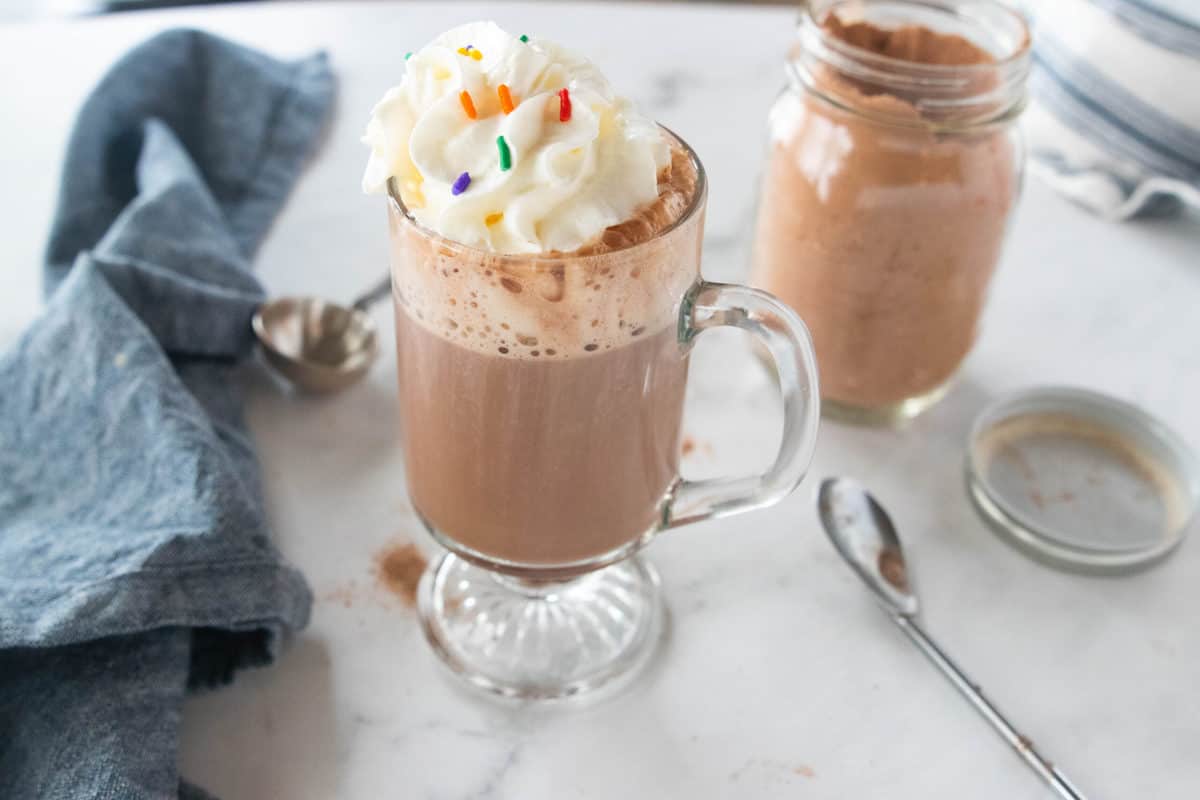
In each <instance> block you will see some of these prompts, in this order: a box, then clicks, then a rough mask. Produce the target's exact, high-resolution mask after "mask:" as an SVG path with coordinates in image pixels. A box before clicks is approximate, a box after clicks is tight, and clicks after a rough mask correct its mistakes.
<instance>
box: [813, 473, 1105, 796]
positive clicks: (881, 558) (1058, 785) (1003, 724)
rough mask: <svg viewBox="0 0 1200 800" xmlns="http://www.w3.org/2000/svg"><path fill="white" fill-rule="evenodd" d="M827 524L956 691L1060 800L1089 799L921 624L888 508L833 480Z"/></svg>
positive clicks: (825, 488)
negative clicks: (943, 649)
mask: <svg viewBox="0 0 1200 800" xmlns="http://www.w3.org/2000/svg"><path fill="white" fill-rule="evenodd" d="M817 508H818V510H819V512H820V515H821V524H822V525H824V526H825V532H826V533H827V534H829V538H830V539H831V540H832V541H833V545H834V547H836V548H837V550H838V552H839V553H841V555H842V558H844V559H845V560H846V562H847V563H848V564H849V565H850V566H851V567H852V568H853V569H854V571H855V572H856V573H858V577H860V578H862V580H863V583H865V584H866V585H867V587H868V588H870V589H871V591H872V592H873V593H874V594H875V598H876V599H877V600H878V601H879V603H880V605H881V606H882V607H883V610H884V611H886V612H887V613H888V616H890V617H891V618H892V621H893V622H895V623H896V624H897V625H899V626H900V630H902V631H904V632H905V633H906V634H908V638H910V639H912V640H913V643H914V644H916V645H917V647H918V648H920V650H921V652H922V653H924V654H925V655H926V656H927V657H928V658H929V660H930V661H932V662H933V663H934V664H935V665H936V666H937V668H938V669H940V670H941V671H942V672H943V673H944V674H945V675H946V677H947V678H949V679H950V682H951V683H952V684H954V688H956V689H958V691H959V692H960V693H962V695H963V696H964V697H966V698H967V699H968V700H970V701H971V704H972V705H973V706H975V709H976V710H977V711H979V713H980V714H982V715H983V716H984V718H985V719H987V721H988V722H990V723H991V724H992V727H994V728H995V729H996V730H997V731H999V733H1000V735H1001V736H1002V737H1004V740H1005V741H1006V742H1008V743H1009V744H1010V745H1012V747H1013V749H1014V750H1016V751H1017V754H1018V755H1019V756H1021V758H1023V759H1025V762H1026V763H1027V764H1029V766H1030V767H1032V768H1033V771H1034V772H1036V773H1037V774H1038V775H1040V776H1041V777H1042V780H1044V781H1046V783H1047V784H1049V785H1050V787H1051V788H1053V789H1054V790H1055V791H1056V792H1057V793H1058V794H1059V796H1060V797H1065V798H1068V800H1083V793H1082V792H1081V791H1079V789H1077V788H1075V786H1074V785H1073V784H1072V783H1071V782H1070V781H1069V780H1067V776H1066V775H1064V774H1063V773H1062V771H1061V770H1059V769H1058V767H1056V766H1054V765H1053V764H1051V763H1050V762H1049V761H1047V760H1046V759H1045V758H1044V757H1043V756H1042V755H1041V754H1040V753H1039V752H1038V751H1037V749H1036V748H1035V747H1034V746H1033V742H1032V741H1030V740H1029V738H1028V737H1026V736H1023V735H1021V734H1020V733H1019V732H1018V731H1017V729H1016V728H1014V727H1013V726H1012V724H1011V723H1010V722H1009V721H1008V720H1007V719H1005V718H1004V715H1003V714H1001V713H1000V710H999V709H997V708H996V707H995V706H994V705H992V703H991V702H990V701H989V700H988V699H987V698H985V697H984V696H983V693H982V692H981V691H980V689H979V685H978V684H976V683H974V682H973V681H971V679H970V678H968V677H967V676H966V675H965V674H963V672H962V670H961V669H959V668H958V666H957V665H956V664H955V663H954V662H953V661H951V660H950V657H949V656H948V655H946V654H945V653H944V652H942V650H941V648H939V647H938V646H937V645H936V644H935V643H934V641H933V640H932V639H930V638H929V634H927V633H925V631H924V630H923V629H922V628H921V626H920V625H919V624H917V614H918V611H919V608H920V606H919V604H918V602H917V595H916V593H915V592H914V590H913V588H912V584H911V583H910V582H909V579H908V570H907V569H906V567H905V563H904V553H903V551H901V549H900V537H899V536H898V535H897V534H896V528H895V527H894V526H893V525H892V520H891V519H890V518H889V517H888V515H887V512H886V511H884V510H883V507H882V506H880V505H879V503H877V502H876V501H875V498H874V497H872V496H871V495H870V493H868V492H867V490H866V489H864V488H862V487H861V486H859V485H858V484H857V483H855V482H854V481H852V480H849V479H847V478H827V479H826V480H824V481H822V483H821V489H820V492H819V493H818V498H817Z"/></svg>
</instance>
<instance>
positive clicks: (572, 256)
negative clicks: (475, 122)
mask: <svg viewBox="0 0 1200 800" xmlns="http://www.w3.org/2000/svg"><path fill="white" fill-rule="evenodd" d="M658 129H659V130H660V131H662V133H663V135H664V136H666V137H668V139H669V140H670V141H671V142H673V143H674V144H676V145H678V146H679V147H681V148H682V149H683V151H684V153H686V154H687V157H688V159H689V160H690V161H691V162H692V166H693V167H694V168H695V170H696V188H695V190H694V191H693V192H692V197H691V200H690V201H689V202H688V205H687V208H685V209H684V210H683V211H682V212H681V213H680V214H679V216H678V217H676V218H675V219H674V220H673V221H672V222H671V224H670V225H667V226H666V227H665V228H663V229H662V230H660V231H658V232H657V233H655V234H654V236H652V237H650V238H649V239H646V240H644V241H641V242H635V243H633V244H627V245H623V246H621V247H618V248H615V249H613V250H605V251H604V252H602V253H590V254H580V253H497V252H493V251H491V250H484V249H483V248H480V247H474V246H472V245H468V244H463V243H462V242H458V241H455V240H454V239H451V238H449V237H447V236H443V235H442V234H440V233H438V232H437V231H435V230H433V229H432V228H430V227H428V226H426V225H424V224H423V223H422V222H421V221H420V220H418V219H417V218H416V216H415V215H414V214H413V213H412V211H411V210H410V209H409V208H408V206H407V205H405V203H404V200H403V198H402V197H401V195H400V188H399V184H398V182H397V180H396V178H395V176H393V177H390V178H388V180H387V195H388V203H389V204H390V205H391V206H393V207H394V208H395V209H396V210H397V211H398V212H399V213H400V216H401V217H402V218H403V219H404V220H405V221H406V222H407V223H408V224H409V225H411V226H412V227H413V228H414V229H415V230H417V231H418V232H419V233H420V234H421V235H422V236H424V237H425V238H426V239H428V240H429V241H430V242H433V243H434V244H436V245H438V247H440V248H442V249H443V250H449V251H451V253H450V254H451V255H453V254H456V253H462V254H464V255H468V256H470V257H471V258H473V259H486V260H487V261H488V262H490V263H492V264H497V263H499V264H503V263H504V262H519V263H520V264H522V265H525V266H533V267H534V268H535V269H536V268H537V267H538V266H539V265H543V264H544V265H553V266H555V267H560V266H563V265H567V266H569V265H570V263H571V262H572V261H582V260H586V261H588V262H589V263H592V264H595V263H596V262H597V261H602V260H605V259H608V258H616V257H622V258H623V257H627V256H628V254H629V253H631V252H633V251H635V250H637V249H638V248H643V247H646V246H648V245H650V244H652V243H654V242H657V241H660V240H661V239H663V238H664V237H666V236H669V235H671V234H672V233H673V232H675V231H676V230H678V229H679V228H682V227H683V226H684V225H685V224H687V222H689V221H690V220H691V219H693V218H694V217H695V216H696V215H697V213H699V211H700V209H702V208H704V203H705V198H706V197H707V195H708V177H707V175H706V174H705V172H704V164H702V163H701V162H700V157H699V156H697V155H696V151H695V150H693V149H692V146H691V145H689V144H688V143H687V142H686V141H684V140H683V138H682V137H680V136H679V135H678V134H677V133H675V132H674V131H673V130H671V129H670V128H668V127H667V126H666V125H662V124H659V126H658Z"/></svg>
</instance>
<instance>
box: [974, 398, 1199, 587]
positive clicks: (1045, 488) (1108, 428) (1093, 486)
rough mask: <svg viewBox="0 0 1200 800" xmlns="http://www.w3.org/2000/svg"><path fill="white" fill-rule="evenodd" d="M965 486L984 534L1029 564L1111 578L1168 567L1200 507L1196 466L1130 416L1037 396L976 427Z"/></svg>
mask: <svg viewBox="0 0 1200 800" xmlns="http://www.w3.org/2000/svg"><path fill="white" fill-rule="evenodd" d="M967 488H968V492H969V494H970V496H971V500H972V502H973V503H974V505H975V507H976V509H977V510H978V511H979V513H980V514H981V515H982V516H983V517H984V519H985V520H986V521H987V522H988V523H989V524H990V526H991V527H992V528H993V529H994V530H996V532H997V533H999V534H1000V535H1001V537H1002V538H1004V539H1006V540H1007V541H1009V542H1010V543H1011V544H1014V545H1016V546H1017V547H1018V548H1019V549H1021V550H1022V551H1023V552H1025V553H1027V554H1028V555H1031V556H1033V557H1034V558H1036V559H1038V560H1040V561H1043V562H1046V563H1048V564H1051V565H1053V566H1057V567H1061V568H1065V569H1073V570H1076V571H1082V572H1092V573H1108V574H1115V573H1123V572H1131V571H1134V570H1137V569H1139V568H1142V567H1145V566H1148V565H1150V564H1152V563H1154V562H1156V561H1158V560H1160V559H1162V558H1165V557H1166V556H1167V555H1169V554H1170V553H1171V551H1172V550H1174V548H1175V547H1176V546H1177V545H1178V544H1179V543H1180V542H1181V541H1182V539H1183V536H1184V534H1185V533H1186V531H1187V530H1188V528H1189V526H1190V525H1191V524H1192V522H1193V521H1194V520H1195V518H1196V509H1197V505H1198V504H1200V466H1198V463H1197V460H1196V457H1195V455H1194V454H1193V453H1192V451H1191V450H1190V449H1189V448H1188V447H1187V445H1186V444H1185V443H1184V441H1183V440H1182V439H1181V438H1180V437H1179V436H1178V435H1177V434H1175V433H1174V432H1173V431H1172V430H1171V429H1170V428H1168V427H1167V426H1166V425H1164V424H1163V423H1162V422H1160V421H1159V420H1157V419H1155V418H1154V417H1152V416H1150V415H1149V414H1147V413H1146V412H1145V411H1142V410H1141V409H1139V408H1137V407H1136V406H1133V405H1130V404H1129V403H1125V402H1123V401H1120V400H1117V399H1115V398H1112V397H1108V396H1106V395H1103V394H1099V393H1097V392H1092V391H1088V390H1085V389H1076V388H1067V387H1042V388H1036V389H1031V390H1028V391H1024V392H1019V393H1017V394H1015V395H1012V396H1009V397H1006V398H1004V399H1001V400H1000V401H998V402H996V403H993V404H992V405H990V406H989V407H988V408H986V409H984V411H983V412H982V413H981V414H980V415H979V416H978V417H977V418H976V420H975V423H974V425H973V426H972V428H971V433H970V438H969V441H968V451H967Z"/></svg>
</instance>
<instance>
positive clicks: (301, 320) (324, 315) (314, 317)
mask: <svg viewBox="0 0 1200 800" xmlns="http://www.w3.org/2000/svg"><path fill="white" fill-rule="evenodd" d="M252 324H253V327H254V333H255V335H256V336H257V337H258V340H259V342H261V343H262V347H263V354H264V355H265V356H266V358H267V361H268V362H270V364H271V366H273V367H275V369H277V370H279V372H281V373H282V374H283V375H284V377H286V378H287V379H288V380H290V381H291V382H292V383H294V384H296V385H297V386H300V387H301V388H304V389H307V390H309V391H311V392H332V391H336V390H338V389H342V388H345V387H347V386H349V385H350V384H352V383H355V382H356V381H358V380H359V379H360V378H362V376H363V375H365V374H366V372H367V370H369V369H370V368H371V364H372V363H373V362H374V361H375V358H376V356H377V355H378V354H379V343H378V336H377V334H376V330H375V323H374V322H373V321H372V320H371V318H370V317H369V316H368V315H367V314H366V313H365V312H364V311H362V310H360V309H358V308H346V307H344V306H340V305H338V304H336V303H330V302H327V301H325V300H321V299H319V298H315V297H282V298H279V299H277V300H272V301H271V302H269V303H266V304H264V305H263V306H261V307H260V308H259V309H258V311H257V312H255V314H254V319H253V321H252Z"/></svg>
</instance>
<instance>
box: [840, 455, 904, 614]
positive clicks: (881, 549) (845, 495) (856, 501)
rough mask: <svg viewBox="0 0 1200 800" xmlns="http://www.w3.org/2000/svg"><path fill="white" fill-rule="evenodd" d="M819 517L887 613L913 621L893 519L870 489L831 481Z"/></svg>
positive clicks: (901, 553) (844, 482)
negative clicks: (909, 618) (899, 615)
mask: <svg viewBox="0 0 1200 800" xmlns="http://www.w3.org/2000/svg"><path fill="white" fill-rule="evenodd" d="M817 511H818V513H819V514H820V516H821V524H822V525H823V526H824V528H825V532H826V533H827V534H828V535H829V539H830V541H832V542H833V546H834V547H836V548H837V550H838V552H839V553H841V556H842V558H843V559H845V560H846V563H848V564H849V565H850V567H851V568H852V569H853V570H854V571H855V572H856V573H857V574H858V577H859V578H861V579H862V581H863V583H865V584H866V585H867V587H868V588H870V589H871V592H872V593H873V594H874V595H875V598H876V599H877V600H878V601H879V602H880V603H881V604H882V605H883V606H884V608H885V609H886V610H887V611H891V612H893V613H896V614H901V615H903V616H906V617H914V616H916V615H917V613H918V611H919V610H920V603H919V602H918V600H917V595H916V593H915V592H914V591H913V588H912V583H911V581H910V579H909V575H908V567H907V566H906V564H905V561H904V551H903V550H902V549H901V548H900V536H899V535H898V534H897V533H896V526H895V525H893V524H892V519H891V517H889V516H888V514H887V512H886V511H884V510H883V507H882V506H881V505H879V503H878V502H876V501H875V498H874V497H872V496H871V495H870V493H869V492H867V490H866V489H864V488H862V487H861V486H859V485H858V484H857V483H855V482H854V481H852V480H850V479H849V478H826V479H825V480H824V481H822V482H821V488H820V490H819V491H818V493H817Z"/></svg>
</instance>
